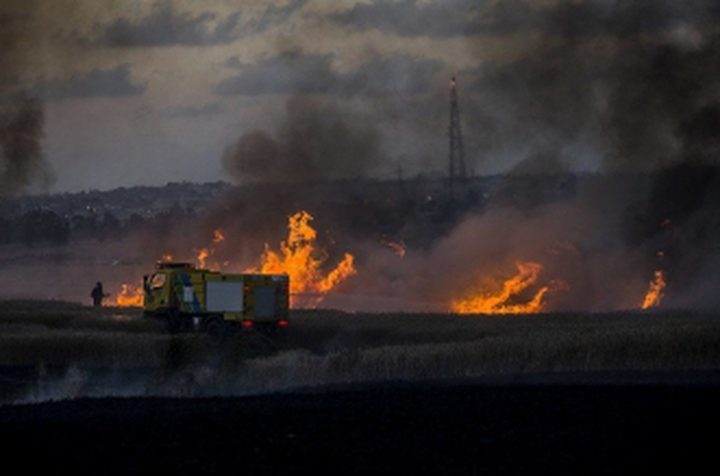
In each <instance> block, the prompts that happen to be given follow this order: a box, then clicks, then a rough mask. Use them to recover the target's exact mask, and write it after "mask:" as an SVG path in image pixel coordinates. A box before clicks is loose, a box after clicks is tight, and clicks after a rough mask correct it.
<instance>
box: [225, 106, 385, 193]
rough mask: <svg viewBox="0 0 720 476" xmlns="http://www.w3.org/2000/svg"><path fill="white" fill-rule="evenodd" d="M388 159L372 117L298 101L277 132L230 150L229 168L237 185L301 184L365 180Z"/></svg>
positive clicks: (244, 139)
mask: <svg viewBox="0 0 720 476" xmlns="http://www.w3.org/2000/svg"><path fill="white" fill-rule="evenodd" d="M382 159H383V157H382V152H381V150H380V134H379V132H378V130H377V129H376V127H375V125H374V123H373V122H372V120H371V119H370V118H369V117H367V116H365V115H362V114H359V113H355V114H352V113H350V112H348V111H345V110H342V109H339V108H338V107H336V106H334V105H332V104H329V103H326V102H323V101H319V100H316V99H307V98H302V97H293V98H290V99H288V101H287V104H286V111H285V116H284V118H283V119H282V120H281V121H280V123H279V124H278V125H277V129H276V130H275V131H274V132H273V133H268V132H266V131H263V130H253V131H250V132H247V133H245V134H243V135H242V136H241V137H240V139H239V140H238V141H237V142H236V143H235V144H234V145H232V146H231V147H229V148H228V149H226V151H225V154H224V156H223V167H224V169H225V171H226V172H227V173H228V174H229V175H230V176H231V177H232V178H233V179H234V180H235V181H237V182H301V181H304V180H322V179H326V180H328V179H329V180H332V179H338V178H356V177H362V176H364V175H366V172H367V171H369V170H371V169H372V167H373V166H375V165H377V164H378V163H380V162H382Z"/></svg>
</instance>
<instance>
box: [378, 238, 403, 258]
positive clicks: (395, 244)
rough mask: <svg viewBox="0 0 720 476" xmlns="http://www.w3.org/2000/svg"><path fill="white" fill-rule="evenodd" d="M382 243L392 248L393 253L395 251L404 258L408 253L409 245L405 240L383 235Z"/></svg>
mask: <svg viewBox="0 0 720 476" xmlns="http://www.w3.org/2000/svg"><path fill="white" fill-rule="evenodd" d="M380 244H382V245H383V246H386V247H387V248H390V249H391V250H392V251H393V253H395V254H396V255H398V256H399V257H401V258H404V257H405V254H406V253H407V246H406V245H405V242H404V241H391V240H389V239H387V238H384V237H381V238H380Z"/></svg>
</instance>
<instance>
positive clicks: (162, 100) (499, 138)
mask: <svg viewBox="0 0 720 476" xmlns="http://www.w3.org/2000/svg"><path fill="white" fill-rule="evenodd" d="M719 17H720V8H719V7H717V6H715V5H714V2H710V1H699V0H698V1H689V2H671V1H667V0H652V1H651V0H639V1H637V2H623V1H620V0H576V1H561V0H502V1H498V0H485V1H483V0H474V1H471V0H445V1H436V2H432V1H425V0H365V1H352V0H335V1H320V0H271V1H253V0H245V1H237V0H235V1H232V0H203V1H191V0H175V1H173V0H158V1H150V0H146V1H140V0H53V1H47V0H45V1H42V0H29V1H28V0H23V1H19V0H18V1H12V0H6V1H5V2H3V3H2V5H0V31H2V33H0V41H1V42H2V43H3V45H2V46H3V47H4V51H5V52H4V53H0V65H3V69H4V72H3V73H0V99H2V102H3V103H4V104H7V103H8V101H9V100H8V101H6V100H5V99H3V98H15V97H17V94H18V91H20V92H21V93H22V95H23V97H29V98H32V99H33V100H34V101H36V102H37V106H34V107H36V108H37V114H36V119H37V125H39V126H41V131H40V132H41V138H40V140H39V143H38V147H39V148H40V149H41V150H33V153H32V154H31V155H33V154H34V155H33V156H37V157H39V158H37V161H36V162H34V165H32V167H28V166H25V165H24V166H22V167H21V169H22V170H21V171H20V172H17V171H16V172H15V173H14V174H9V173H8V172H7V171H8V170H11V169H12V167H16V166H17V163H19V162H22V161H23V160H25V159H24V158H22V157H18V158H16V159H12V160H11V159H8V158H7V157H11V155H12V154H11V153H10V152H8V150H10V149H6V150H5V156H6V158H5V159H3V160H6V161H7V164H5V165H4V167H5V169H6V170H5V172H3V171H2V169H0V174H1V173H4V174H5V179H6V181H8V180H10V179H8V177H11V178H12V180H22V181H24V182H27V188H17V190H18V191H38V190H45V191H50V192H65V191H80V190H88V189H101V190H102V189H111V188H115V187H119V186H132V185H162V184H165V183H167V182H171V181H184V180H189V181H215V180H232V181H235V182H240V183H242V182H244V181H253V180H270V179H272V178H273V177H279V179H282V180H287V179H292V177H294V176H299V177H302V178H313V174H318V175H319V176H320V178H354V177H360V176H367V177H378V178H389V177H394V176H395V175H396V174H397V172H398V170H399V169H402V171H403V173H404V175H405V176H413V175H416V174H419V173H422V174H426V175H432V174H438V173H442V172H443V170H444V168H445V166H446V165H445V164H446V161H447V141H448V139H447V121H448V84H449V80H450V78H451V77H452V76H454V75H457V77H458V83H459V93H460V101H461V103H460V105H461V114H462V118H463V123H462V124H463V128H464V131H463V132H464V134H465V142H466V149H467V150H466V155H467V161H468V168H469V169H470V170H471V171H472V172H473V173H474V174H494V173H504V172H511V171H513V170H521V171H531V172H532V171H537V170H541V171H548V170H549V171H551V172H553V171H566V170H572V171H583V170H590V171H597V170H605V169H611V170H615V169H621V170H625V169H643V170H644V169H653V168H657V167H662V166H665V165H667V164H668V163H671V162H673V161H676V160H680V159H678V157H684V156H685V155H687V154H690V151H688V144H689V143H690V142H691V141H692V143H698V140H700V142H703V141H705V139H706V138H705V137H704V136H703V137H700V139H698V137H696V135H697V133H695V132H688V131H695V130H698V129H702V127H700V128H696V127H695V125H697V124H698V121H700V122H699V123H700V124H706V123H708V121H709V124H711V126H712V124H714V123H715V122H717V117H716V116H717V114H716V107H715V106H716V104H717V102H718V95H719V94H720V93H719V91H720V89H719V88H718V87H717V86H718V84H717V81H718V80H717V79H716V78H717V77H718V74H717V73H718V68H717V65H718V64H720V61H718V53H716V51H717V50H718V48H716V46H718V42H717V28H718V27H717V26H716V25H717V24H718V21H717V20H718V19H719ZM8 65H9V67H8ZM670 71H672V73H671V74H669V73H668V72H670ZM673 98H674V99H673ZM12 101H14V99H13V100H12ZM13 104H14V103H13ZM8 107H9V106H8ZM8 107H5V109H7V108H8ZM7 110H9V109H7ZM7 110H6V111H5V113H4V114H5V116H7V117H15V116H12V114H13V113H10V112H7ZM2 112H3V111H2V110H0V127H2V124H3V122H2V121H3V113H2ZM719 117H720V116H719ZM648 118H649V119H648ZM693 121H695V122H693ZM713 121H715V122H713ZM5 122H8V123H13V124H15V123H23V124H26V122H23V121H19V120H18V121H16V122H12V121H11V120H10V119H5ZM712 130H714V129H713V128H712V127H710V131H709V132H708V134H706V135H712ZM0 132H1V131H0ZM693 134H695V135H693ZM10 135H11V134H9V133H6V134H5V136H4V137H10ZM2 137H3V134H0V139H2ZM711 142H712V141H711ZM711 146H712V147H716V146H717V144H716V143H715V142H712V143H711ZM713 150H714V149H713ZM296 156H297V157H299V158H296ZM268 157H269V158H268ZM13 160H14V162H13ZM8 164H11V165H8ZM12 164H15V165H12ZM280 168H282V169H283V170H286V173H284V174H283V173H279V174H277V175H275V172H276V171H277V170H278V169H280ZM13 177H14V178H13ZM17 177H21V179H17Z"/></svg>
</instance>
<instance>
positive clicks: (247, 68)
mask: <svg viewBox="0 0 720 476" xmlns="http://www.w3.org/2000/svg"><path fill="white" fill-rule="evenodd" d="M333 60H334V56H333V55H332V54H312V53H304V52H302V51H300V50H291V51H286V52H283V53H280V54H278V55H276V56H272V57H269V58H264V59H261V60H260V61H258V62H257V63H254V64H241V63H240V62H239V61H238V60H237V57H233V58H230V59H229V60H228V62H227V63H226V64H227V65H228V66H229V67H231V68H233V69H239V70H240V72H239V73H238V74H236V75H234V76H232V77H230V78H227V79H225V80H223V81H221V82H220V83H218V84H217V85H216V87H215V89H214V91H215V93H216V94H219V95H224V96H229V95H260V94H332V95H340V96H363V95H369V96H376V95H384V94H394V93H399V94H420V93H424V92H426V91H427V90H428V88H429V87H430V84H431V79H432V76H433V74H434V73H436V72H437V71H438V70H440V68H441V63H440V62H439V61H435V60H430V59H423V58H416V57H411V56H407V55H402V54H390V55H383V56H380V55H378V56H374V57H373V58H371V59H370V60H369V61H367V62H365V63H363V64H361V65H359V66H358V67H357V68H355V69H354V70H351V71H349V72H345V73H340V72H337V71H335V70H334V69H333V65H332V63H333Z"/></svg>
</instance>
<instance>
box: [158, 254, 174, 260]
mask: <svg viewBox="0 0 720 476" xmlns="http://www.w3.org/2000/svg"><path fill="white" fill-rule="evenodd" d="M172 260H173V255H171V254H169V253H166V254H164V255H162V258H161V261H172Z"/></svg>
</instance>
